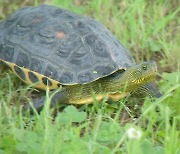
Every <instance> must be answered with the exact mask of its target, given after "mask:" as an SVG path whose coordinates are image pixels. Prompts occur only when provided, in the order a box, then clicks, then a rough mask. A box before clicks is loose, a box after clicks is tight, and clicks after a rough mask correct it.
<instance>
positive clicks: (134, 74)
mask: <svg viewBox="0 0 180 154" xmlns="http://www.w3.org/2000/svg"><path fill="white" fill-rule="evenodd" d="M156 75H157V66H156V63H155V62H154V61H149V62H143V63H141V64H138V65H134V66H132V67H130V68H128V69H127V70H126V71H125V73H124V74H123V78H125V82H126V84H127V89H126V90H128V91H134V90H136V89H137V88H139V87H140V86H141V85H144V84H146V83H148V82H150V81H152V80H153V79H155V77H156Z"/></svg>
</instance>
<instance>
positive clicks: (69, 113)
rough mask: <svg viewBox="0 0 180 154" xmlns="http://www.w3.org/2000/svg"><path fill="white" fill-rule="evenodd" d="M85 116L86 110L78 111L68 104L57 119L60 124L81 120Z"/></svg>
mask: <svg viewBox="0 0 180 154" xmlns="http://www.w3.org/2000/svg"><path fill="white" fill-rule="evenodd" d="M86 117H87V114H86V112H79V111H78V110H77V109H76V108H75V107H74V106H68V107H67V108H65V109H64V111H63V112H62V113H61V114H60V115H59V121H60V122H61V123H62V124H66V123H72V122H83V121H84V120H85V119H86Z"/></svg>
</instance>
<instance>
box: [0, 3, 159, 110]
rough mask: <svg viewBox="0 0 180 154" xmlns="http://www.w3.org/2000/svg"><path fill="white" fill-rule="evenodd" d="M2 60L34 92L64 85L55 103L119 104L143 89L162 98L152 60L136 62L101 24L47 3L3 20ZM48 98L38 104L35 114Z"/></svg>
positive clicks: (0, 56) (0, 54) (0, 48)
mask: <svg viewBox="0 0 180 154" xmlns="http://www.w3.org/2000/svg"><path fill="white" fill-rule="evenodd" d="M0 62H1V63H2V64H4V65H6V66H8V67H9V68H10V69H11V70H12V72H13V73H14V74H15V75H16V76H17V77H18V78H20V79H21V80H22V81H24V82H25V83H27V84H33V86H34V87H35V88H39V89H43V90H46V89H49V90H50V91H54V90H56V89H58V88H60V87H61V91H60V92H58V93H57V94H55V95H54V97H53V99H52V100H51V101H52V102H51V103H52V104H56V102H63V103H68V104H88V103H92V102H93V100H94V99H96V100H98V101H100V100H102V99H107V100H113V101H117V100H120V99H121V98H123V97H125V96H127V95H129V94H131V93H133V92H136V91H139V89H144V91H146V92H147V93H149V94H151V95H154V96H155V97H160V96H161V94H160V92H159V90H158V88H156V86H155V85H154V83H152V81H153V80H154V79H155V77H156V75H157V65H156V63H155V62H154V61H147V62H142V63H140V64H137V63H136V62H135V60H134V59H133V57H132V56H131V54H130V52H129V51H128V50H127V49H126V48H125V47H124V46H123V45H122V43H121V42H120V41H119V40H118V39H117V38H116V37H115V36H114V35H113V34H112V33H111V32H110V31H109V30H108V29H107V28H106V27H105V26H104V25H103V24H102V23H100V22H99V21H96V20H95V19H92V18H90V17H86V16H81V15H79V14H76V13H73V12H71V11H69V10H65V9H62V8H59V7H56V6H51V5H47V4H43V5H39V6H28V7H24V8H22V9H19V10H17V11H16V12H15V13H13V14H12V15H10V16H9V17H7V19H5V20H3V21H1V23H0ZM44 100H45V96H42V97H39V98H37V99H35V100H34V106H35V108H36V109H37V110H38V109H41V108H42V107H43V104H44Z"/></svg>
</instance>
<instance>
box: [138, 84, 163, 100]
mask: <svg viewBox="0 0 180 154" xmlns="http://www.w3.org/2000/svg"><path fill="white" fill-rule="evenodd" d="M135 93H137V94H146V95H148V96H150V97H156V98H159V97H161V96H162V95H163V94H162V93H161V92H160V91H159V88H158V87H157V85H156V84H155V83H153V82H150V83H147V84H145V85H143V86H141V87H139V88H138V90H137V91H136V92H135Z"/></svg>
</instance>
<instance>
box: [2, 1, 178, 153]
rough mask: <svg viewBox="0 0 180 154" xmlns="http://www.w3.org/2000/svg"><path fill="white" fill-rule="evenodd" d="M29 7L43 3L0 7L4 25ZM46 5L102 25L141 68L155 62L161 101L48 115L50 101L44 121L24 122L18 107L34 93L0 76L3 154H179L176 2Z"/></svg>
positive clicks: (9, 77)
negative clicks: (125, 48) (149, 62)
mask: <svg viewBox="0 0 180 154" xmlns="http://www.w3.org/2000/svg"><path fill="white" fill-rule="evenodd" d="M8 2H9V3H8ZM30 3H31V5H37V4H38V1H37V0H36V1H34V2H32V1H27V3H25V2H24V3H22V2H21V1H20V0H15V1H13V3H12V2H11V3H10V1H6V2H5V1H2V0H0V19H3V18H5V17H6V16H7V15H8V14H10V13H12V12H14V11H15V10H17V9H18V8H19V7H22V6H24V5H27V4H30ZM39 3H43V1H42V2H39ZM49 3H51V4H53V5H56V6H60V7H62V8H66V9H69V10H71V11H73V12H76V13H78V14H82V15H86V16H91V17H93V18H95V19H97V20H99V21H101V22H102V23H103V24H105V25H106V26H107V27H108V28H109V29H110V30H111V31H112V32H113V34H114V35H115V36H116V37H117V38H118V39H119V40H121V42H122V43H123V44H124V45H125V46H126V47H127V48H128V49H129V51H130V52H131V53H132V55H133V57H134V58H135V60H136V61H137V62H138V63H139V62H141V61H145V60H152V59H153V60H155V61H156V62H157V63H158V67H159V74H160V76H161V79H159V80H158V82H159V85H160V89H161V91H163V92H164V96H163V97H162V98H160V99H156V100H154V101H153V102H150V100H148V98H146V99H143V100H142V99H138V98H133V97H130V98H126V99H123V100H120V101H119V102H114V103H111V104H108V103H107V102H102V103H97V102H95V103H94V104H93V105H83V106H78V107H77V106H76V107H75V106H72V105H63V106H62V107H61V108H60V110H58V111H54V110H53V109H49V102H50V99H51V96H50V97H49V96H48V95H47V100H46V102H45V107H44V109H43V111H42V112H41V114H35V115H31V116H30V115H28V114H27V115H22V113H21V104H22V103H24V102H28V101H29V99H30V98H31V97H32V95H34V93H33V92H32V91H33V89H32V88H31V87H29V86H27V85H25V84H23V83H22V82H21V81H19V80H18V79H17V78H16V77H15V76H14V75H13V74H12V73H11V72H10V71H6V70H4V71H1V73H0V154H1V153H2V154H3V153H18V154H19V153H23V154H24V153H33V154H35V153H62V154H63V153H64V154H68V153H73V154H75V153H78V154H81V153H82V154H84V153H95V154H96V153H97V154H99V153H105V154H106V153H107V154H109V153H114V154H115V153H123V154H124V153H128V154H144V153H146V154H152V153H153V154H164V153H165V154H179V153H180V132H179V130H180V73H179V72H180V52H179V48H178V47H179V43H180V31H179V29H178V25H179V23H180V20H179V16H178V15H179V14H180V7H179V6H180V5H179V3H178V1H176V0H171V1H169V0H159V1H145V0H126V1H125V0H124V1H118V0H89V1H87V0H86V1H83V0H74V1H73V0H52V1H49ZM5 8H6V9H5ZM18 111H20V112H18ZM17 112H18V113H17ZM55 115H56V116H55ZM130 128H134V129H135V130H134V134H135V135H134V139H133V136H132V135H133V134H129V135H131V136H128V133H127V132H128V130H130ZM139 133H140V134H141V137H139V138H138V134H139Z"/></svg>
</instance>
